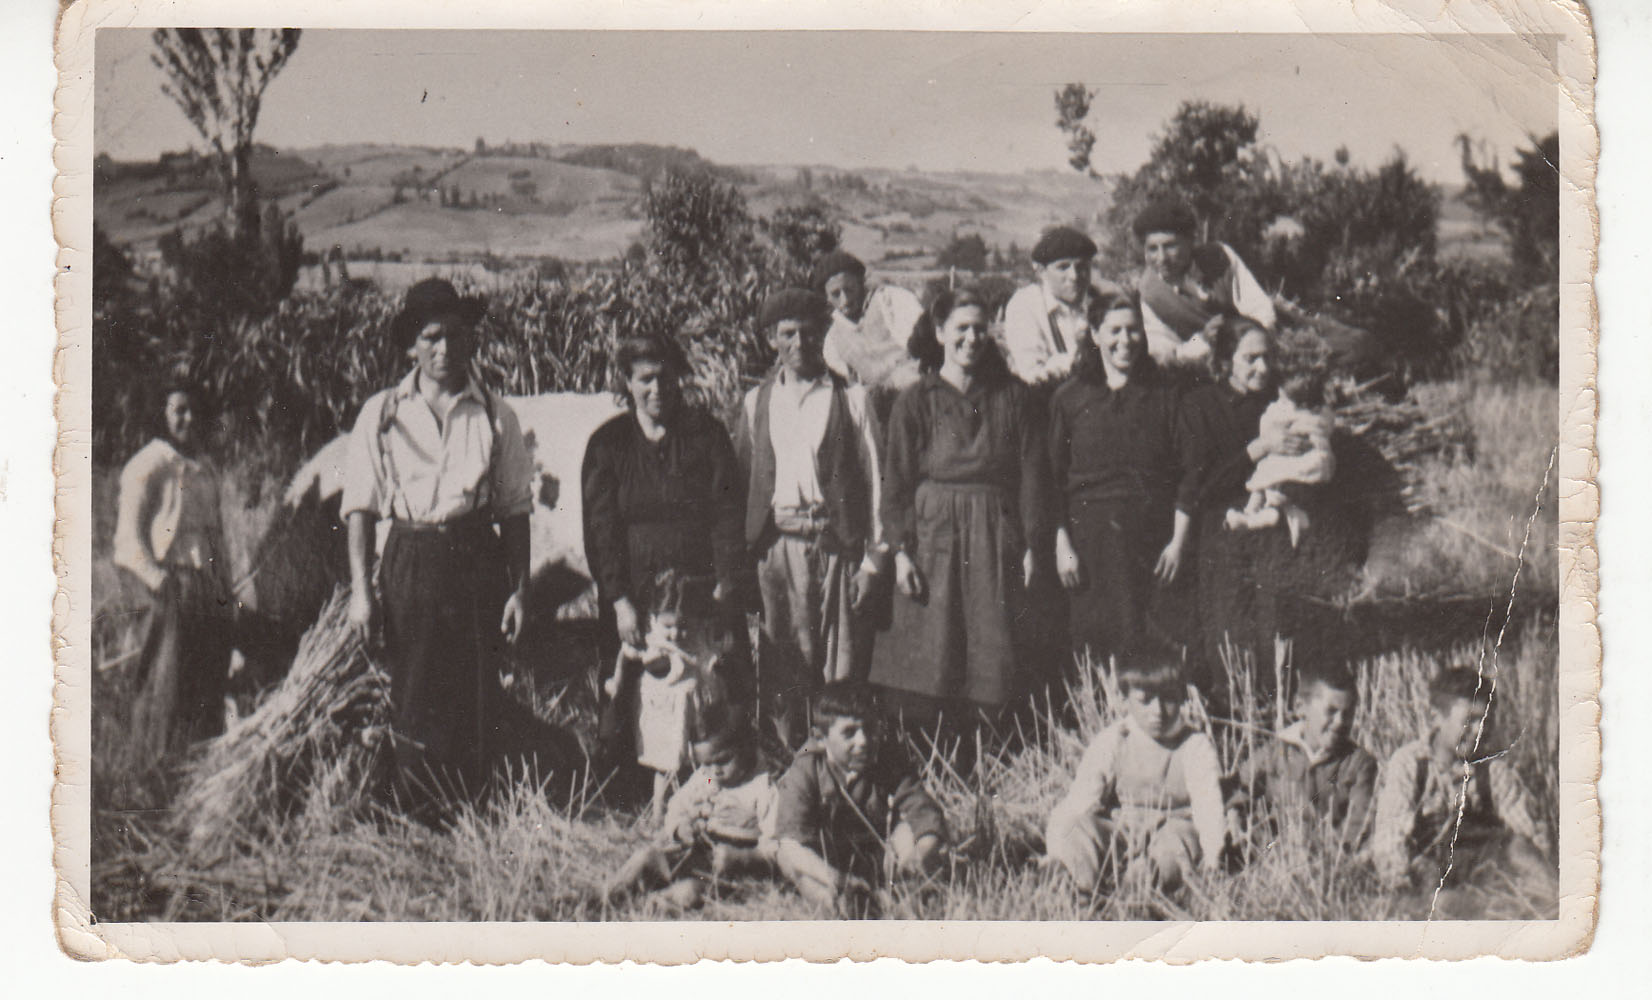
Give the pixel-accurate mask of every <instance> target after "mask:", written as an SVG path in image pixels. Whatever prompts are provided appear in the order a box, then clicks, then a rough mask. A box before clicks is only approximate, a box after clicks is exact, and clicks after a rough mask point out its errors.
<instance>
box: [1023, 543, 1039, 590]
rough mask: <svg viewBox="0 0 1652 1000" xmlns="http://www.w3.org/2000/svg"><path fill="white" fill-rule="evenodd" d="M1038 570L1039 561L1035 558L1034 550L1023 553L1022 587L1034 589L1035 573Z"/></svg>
mask: <svg viewBox="0 0 1652 1000" xmlns="http://www.w3.org/2000/svg"><path fill="white" fill-rule="evenodd" d="M1037 569H1038V560H1037V559H1035V558H1033V550H1032V549H1028V550H1027V551H1025V552H1023V553H1021V586H1023V587H1025V588H1027V589H1028V590H1031V589H1032V582H1033V572H1034V571H1035V570H1037Z"/></svg>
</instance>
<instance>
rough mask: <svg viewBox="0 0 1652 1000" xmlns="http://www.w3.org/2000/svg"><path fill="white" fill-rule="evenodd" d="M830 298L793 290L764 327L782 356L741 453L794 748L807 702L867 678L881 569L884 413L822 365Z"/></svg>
mask: <svg viewBox="0 0 1652 1000" xmlns="http://www.w3.org/2000/svg"><path fill="white" fill-rule="evenodd" d="M829 315H830V306H829V305H828V304H827V302H826V300H825V299H824V298H822V297H821V296H820V295H817V294H815V293H814V292H810V291H806V290H803V289H796V288H790V289H785V290H782V291H780V292H777V293H775V294H773V295H771V296H769V298H768V300H767V301H766V302H764V304H763V308H762V312H761V314H760V316H759V323H760V324H761V327H762V329H764V330H765V331H767V333H768V337H769V343H770V345H771V346H773V347H774V349H775V353H776V354H778V355H779V359H778V363H777V364H776V366H775V369H774V371H773V372H772V373H770V375H769V376H768V377H767V378H765V379H764V380H763V382H762V383H761V384H760V385H758V386H757V387H756V388H754V389H752V390H751V391H750V392H749V393H747V394H746V398H745V402H744V405H743V406H742V408H741V421H740V427H739V432H738V434H737V435H736V439H735V448H736V451H737V452H738V454H739V455H740V459H741V464H742V465H743V466H744V468H745V469H746V470H747V475H748V490H747V495H746V542H747V544H748V545H749V546H750V549H751V551H752V553H753V554H754V555H755V556H756V558H757V581H758V589H759V591H760V592H761V595H762V600H763V631H762V643H761V646H760V652H759V657H758V687H759V693H760V696H761V699H762V702H763V705H762V710H763V711H764V712H765V713H767V714H769V715H770V717H771V718H772V719H773V721H774V724H775V726H776V728H777V730H778V731H779V733H780V736H781V738H782V739H783V740H785V741H786V742H787V744H788V745H790V746H793V747H796V746H798V745H800V744H801V743H802V741H803V738H804V736H805V735H806V733H807V722H808V716H807V699H808V697H809V696H810V695H811V694H812V693H813V692H814V691H816V690H818V689H819V688H820V686H821V685H822V684H824V683H827V682H830V681H835V680H843V679H850V678H856V679H858V678H862V677H864V676H865V673H866V669H867V666H868V665H869V662H870V660H869V656H870V652H871V649H870V639H871V630H870V628H869V627H868V626H867V623H866V622H865V621H864V619H863V615H862V612H863V611H864V609H865V608H866V607H867V604H868V602H869V600H870V596H871V593H872V590H873V588H874V586H875V584H876V581H877V579H878V577H879V575H880V573H881V572H882V565H883V564H882V560H883V558H884V553H883V545H882V537H883V531H882V527H881V524H880V522H879V520H878V493H879V489H880V486H881V481H882V466H881V455H880V451H879V448H880V434H879V426H878V418H877V414H876V412H875V411H874V410H873V409H872V407H871V406H869V405H868V403H867V397H866V389H865V387H863V386H849V385H846V384H845V383H844V381H843V379H842V378H841V377H839V376H836V375H834V374H833V373H832V372H831V371H830V370H829V369H828V368H827V367H826V363H825V359H824V357H823V356H822V342H823V340H824V338H825V333H826V326H827V322H828V319H829Z"/></svg>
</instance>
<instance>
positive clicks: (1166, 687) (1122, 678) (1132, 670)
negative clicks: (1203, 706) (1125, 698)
mask: <svg viewBox="0 0 1652 1000" xmlns="http://www.w3.org/2000/svg"><path fill="white" fill-rule="evenodd" d="M1118 681H1119V687H1120V689H1122V690H1123V691H1124V693H1125V694H1129V693H1130V692H1131V691H1142V692H1145V693H1148V694H1156V695H1159V696H1160V697H1166V698H1186V697H1187V671H1186V670H1184V669H1183V668H1182V665H1181V664H1180V663H1178V662H1177V661H1176V660H1175V659H1173V658H1171V657H1170V656H1168V655H1165V654H1154V653H1135V654H1132V655H1129V656H1126V657H1124V658H1123V660H1122V662H1121V663H1120V664H1119V668H1118Z"/></svg>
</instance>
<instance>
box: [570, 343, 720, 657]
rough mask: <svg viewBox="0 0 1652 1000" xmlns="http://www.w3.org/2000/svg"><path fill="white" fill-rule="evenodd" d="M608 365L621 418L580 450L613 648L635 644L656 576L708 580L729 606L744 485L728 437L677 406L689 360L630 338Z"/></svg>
mask: <svg viewBox="0 0 1652 1000" xmlns="http://www.w3.org/2000/svg"><path fill="white" fill-rule="evenodd" d="M614 365H615V370H616V373H617V375H618V377H619V380H620V391H619V392H618V393H617V395H619V397H620V400H621V402H622V403H623V404H624V405H625V407H626V409H627V412H625V413H622V414H620V415H618V416H616V417H614V418H613V419H612V420H610V421H608V422H607V423H605V424H603V425H602V426H601V427H599V428H597V430H596V433H594V434H592V435H591V440H590V442H589V443H588V444H587V445H586V447H585V463H584V466H583V468H582V470H581V475H580V478H581V484H582V493H583V498H584V517H585V557H586V560H587V562H588V563H589V564H590V567H591V576H592V578H593V579H594V580H595V581H596V584H597V597H598V600H599V601H600V606H601V612H602V615H603V618H604V620H605V621H610V622H612V627H613V628H614V631H615V633H617V638H618V639H619V640H620V641H623V642H624V643H626V644H627V645H631V646H641V645H642V638H643V631H644V627H645V626H644V622H643V615H644V613H645V612H646V611H647V608H648V604H647V597H648V593H647V591H648V588H649V586H650V584H651V581H653V579H654V578H655V576H656V575H657V574H658V573H659V572H660V571H661V570H666V569H671V570H676V571H677V573H678V574H679V575H681V576H686V577H689V578H691V579H700V580H706V581H708V582H709V581H712V580H715V589H714V593H713V597H714V599H715V601H716V603H717V604H718V606H719V607H720V608H723V609H725V610H727V609H729V608H730V607H732V604H733V601H734V596H735V593H736V586H737V584H738V583H739V582H740V576H741V572H742V563H743V561H744V559H745V540H744V534H745V516H746V509H745V507H746V487H745V482H744V480H743V479H742V478H741V474H740V466H739V463H738V462H737V460H736V458H735V454H734V445H733V443H732V442H731V441H730V439H729V435H728V431H727V430H725V429H724V427H723V425H722V424H721V423H719V422H718V421H717V419H716V418H715V417H713V416H712V415H711V414H710V413H708V412H706V411H705V410H703V409H700V408H698V407H693V406H690V405H688V404H687V403H686V402H685V401H684V400H683V396H682V387H681V382H682V379H683V377H684V376H685V375H687V374H688V362H687V360H686V359H685V358H684V357H683V355H682V352H681V351H680V350H679V349H678V348H677V346H676V345H675V344H674V343H672V342H671V341H670V340H667V339H665V338H663V337H632V338H628V339H626V340H624V341H622V342H621V343H620V345H619V349H618V351H617V352H616V354H615V358H614ZM613 637H616V636H611V637H610V638H613Z"/></svg>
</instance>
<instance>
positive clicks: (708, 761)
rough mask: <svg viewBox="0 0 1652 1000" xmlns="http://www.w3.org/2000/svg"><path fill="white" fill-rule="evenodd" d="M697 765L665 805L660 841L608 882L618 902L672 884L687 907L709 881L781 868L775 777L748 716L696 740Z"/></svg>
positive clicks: (672, 897)
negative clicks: (761, 757) (760, 758)
mask: <svg viewBox="0 0 1652 1000" xmlns="http://www.w3.org/2000/svg"><path fill="white" fill-rule="evenodd" d="M690 751H691V752H692V753H693V756H694V764H695V770H694V773H693V774H691V775H690V776H689V778H688V780H687V781H686V782H684V783H683V786H682V787H681V788H679V789H678V790H677V792H676V794H675V795H673V796H672V797H671V802H670V804H669V805H667V806H666V809H665V820H664V823H663V824H662V825H661V829H660V839H659V841H658V842H657V843H654V844H649V845H648V846H646V847H643V848H641V849H639V850H638V851H637V852H636V853H635V854H633V855H632V856H631V858H630V860H628V861H626V863H625V865H624V867H622V868H621V869H620V871H619V873H618V874H616V875H615V876H614V878H613V879H612V880H611V881H610V882H609V884H608V888H607V890H606V895H607V897H608V899H609V900H610V901H616V900H618V899H620V898H623V897H624V896H625V895H627V894H629V893H631V892H632V891H635V890H638V889H653V888H661V887H663V888H664V889H665V897H666V899H667V900H669V901H670V902H672V903H675V904H676V905H678V906H681V907H683V908H685V909H688V908H692V907H695V906H698V905H699V903H700V901H701V900H702V899H703V898H704V893H705V887H706V883H707V882H708V881H711V880H715V879H718V878H721V877H724V876H732V875H742V874H761V875H769V874H772V873H773V871H774V856H775V845H774V840H773V837H772V833H773V827H774V823H773V820H774V782H773V781H772V780H771V779H770V778H769V775H768V774H767V772H765V771H763V770H762V769H761V768H759V767H758V765H757V741H756V738H755V736H754V734H753V732H752V729H751V726H750V724H749V723H748V722H746V721H745V720H744V719H737V720H736V719H730V720H728V721H722V722H721V724H719V725H716V726H715V727H714V728H711V729H710V730H709V731H708V732H706V733H705V735H703V736H698V735H697V736H696V737H695V739H694V740H693V742H692V743H690Z"/></svg>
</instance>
